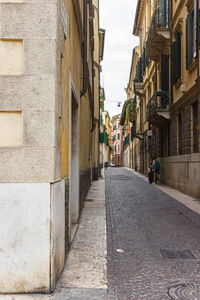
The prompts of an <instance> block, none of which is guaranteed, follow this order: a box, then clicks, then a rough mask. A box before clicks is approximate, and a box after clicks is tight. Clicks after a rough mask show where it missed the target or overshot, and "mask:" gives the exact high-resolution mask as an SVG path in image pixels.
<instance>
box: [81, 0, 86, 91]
mask: <svg viewBox="0 0 200 300" xmlns="http://www.w3.org/2000/svg"><path fill="white" fill-rule="evenodd" d="M83 23H84V25H83V26H84V27H83V87H82V91H81V97H82V96H84V95H85V93H86V90H87V23H88V15H87V0H84V8H83Z"/></svg>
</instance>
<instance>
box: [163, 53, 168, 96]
mask: <svg viewBox="0 0 200 300" xmlns="http://www.w3.org/2000/svg"><path fill="white" fill-rule="evenodd" d="M161 89H162V91H165V92H168V91H169V56H168V55H162V56H161Z"/></svg>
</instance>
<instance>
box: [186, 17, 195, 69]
mask: <svg viewBox="0 0 200 300" xmlns="http://www.w3.org/2000/svg"><path fill="white" fill-rule="evenodd" d="M193 53H194V15H193V14H190V15H187V18H186V69H189V67H190V66H191V64H192V63H193Z"/></svg>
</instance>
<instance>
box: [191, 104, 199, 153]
mask: <svg viewBox="0 0 200 300" xmlns="http://www.w3.org/2000/svg"><path fill="white" fill-rule="evenodd" d="M197 125H198V101H196V102H195V103H193V104H192V140H193V143H192V144H193V153H197V152H199V149H198V147H199V145H198V144H199V141H198V130H197Z"/></svg>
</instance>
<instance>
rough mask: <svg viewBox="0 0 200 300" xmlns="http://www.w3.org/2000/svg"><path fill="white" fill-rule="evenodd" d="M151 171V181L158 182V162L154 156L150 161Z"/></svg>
mask: <svg viewBox="0 0 200 300" xmlns="http://www.w3.org/2000/svg"><path fill="white" fill-rule="evenodd" d="M152 172H153V181H154V182H155V183H158V177H159V174H160V163H159V161H158V160H157V158H156V157H154V158H153V161H152Z"/></svg>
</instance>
